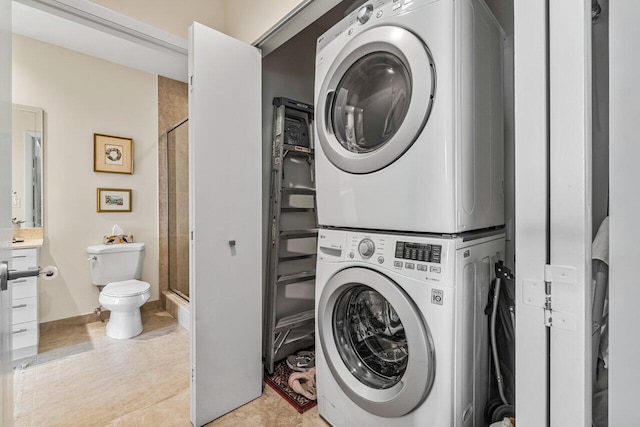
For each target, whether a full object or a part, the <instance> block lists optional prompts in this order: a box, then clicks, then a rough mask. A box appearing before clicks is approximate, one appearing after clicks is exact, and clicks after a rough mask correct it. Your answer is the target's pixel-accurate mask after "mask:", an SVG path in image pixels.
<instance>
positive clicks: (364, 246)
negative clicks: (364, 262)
mask: <svg viewBox="0 0 640 427" xmlns="http://www.w3.org/2000/svg"><path fill="white" fill-rule="evenodd" d="M375 250H376V245H375V244H374V243H373V241H372V240H371V239H362V240H361V241H360V243H359V244H358V252H360V256H362V258H365V259H367V258H371V255H373V253H374V252H375Z"/></svg>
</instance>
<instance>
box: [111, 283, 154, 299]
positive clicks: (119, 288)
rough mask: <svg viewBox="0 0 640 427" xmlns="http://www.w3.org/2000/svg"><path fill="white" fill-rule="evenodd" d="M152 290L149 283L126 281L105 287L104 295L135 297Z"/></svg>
mask: <svg viewBox="0 0 640 427" xmlns="http://www.w3.org/2000/svg"><path fill="white" fill-rule="evenodd" d="M150 288H151V285H149V284H148V283H147V282H142V281H140V280H124V281H122V282H112V283H109V284H108V285H107V286H105V287H104V289H103V290H102V293H103V294H104V295H106V296H109V297H134V296H136V295H141V294H144V293H145V292H147V291H148V290H149V289H150Z"/></svg>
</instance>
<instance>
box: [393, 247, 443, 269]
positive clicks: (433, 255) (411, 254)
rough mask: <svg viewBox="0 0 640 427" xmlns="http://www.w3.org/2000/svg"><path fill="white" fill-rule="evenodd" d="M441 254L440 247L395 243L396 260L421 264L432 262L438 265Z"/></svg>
mask: <svg viewBox="0 0 640 427" xmlns="http://www.w3.org/2000/svg"><path fill="white" fill-rule="evenodd" d="M441 254H442V246H441V245H424V244H421V243H411V242H396V258H401V259H410V260H414V261H423V262H434V263H438V264H440V256H441Z"/></svg>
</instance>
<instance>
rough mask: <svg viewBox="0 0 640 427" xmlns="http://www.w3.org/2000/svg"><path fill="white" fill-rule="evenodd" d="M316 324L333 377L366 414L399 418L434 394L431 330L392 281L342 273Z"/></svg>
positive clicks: (363, 272) (362, 272) (360, 271)
mask: <svg viewBox="0 0 640 427" xmlns="http://www.w3.org/2000/svg"><path fill="white" fill-rule="evenodd" d="M317 323H318V333H319V338H320V344H321V346H322V351H323V354H324V357H325V359H326V361H327V364H328V365H329V369H330V370H331V373H332V374H333V377H334V378H335V380H336V381H337V383H338V384H339V385H340V387H341V388H342V390H343V391H344V392H345V394H346V395H347V396H349V398H350V399H351V400H352V401H353V402H355V403H356V404H357V405H358V406H360V407H361V408H363V409H364V410H366V411H368V412H370V413H372V414H375V415H378V416H381V417H400V416H402V415H405V414H407V413H409V412H411V411H412V410H413V409H415V408H416V407H417V406H419V405H420V404H421V403H422V402H423V401H424V399H425V398H426V397H427V395H428V394H429V391H430V390H431V386H432V384H433V379H434V376H435V352H434V349H433V341H432V339H431V335H430V332H429V328H428V326H427V325H426V324H425V321H424V320H423V317H422V315H421V314H420V312H419V311H418V309H417V308H416V306H415V304H414V303H413V301H412V300H411V298H409V296H408V295H407V294H406V293H405V292H404V291H403V290H402V289H401V288H400V287H399V286H398V285H397V284H396V283H395V282H394V281H392V280H391V279H389V278H388V277H386V276H384V275H383V274H381V273H377V272H375V271H373V270H370V269H367V268H360V267H352V268H347V269H345V270H342V271H340V272H338V273H337V274H336V275H334V276H333V277H332V278H331V279H330V280H329V282H328V283H327V285H326V286H325V288H324V290H323V291H322V294H321V296H320V301H319V302H318V316H317Z"/></svg>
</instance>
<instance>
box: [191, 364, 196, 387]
mask: <svg viewBox="0 0 640 427" xmlns="http://www.w3.org/2000/svg"><path fill="white" fill-rule="evenodd" d="M195 378H196V367H195V366H191V382H192V383H193V382H194V380H195Z"/></svg>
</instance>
